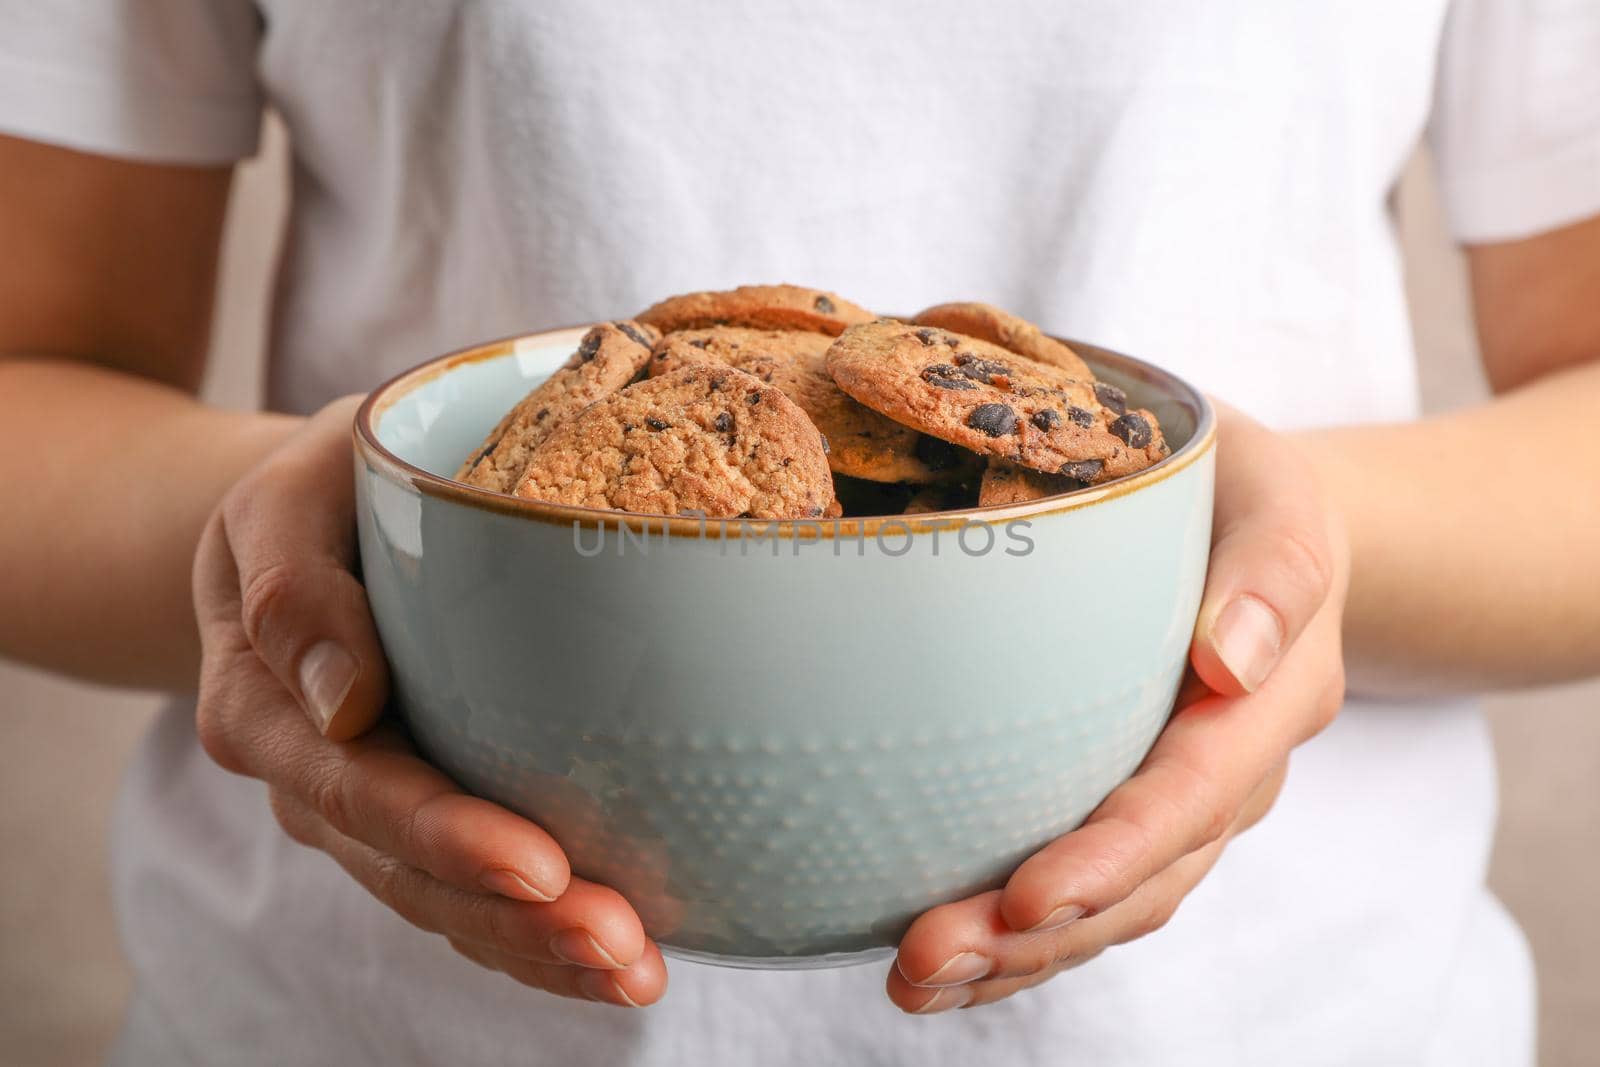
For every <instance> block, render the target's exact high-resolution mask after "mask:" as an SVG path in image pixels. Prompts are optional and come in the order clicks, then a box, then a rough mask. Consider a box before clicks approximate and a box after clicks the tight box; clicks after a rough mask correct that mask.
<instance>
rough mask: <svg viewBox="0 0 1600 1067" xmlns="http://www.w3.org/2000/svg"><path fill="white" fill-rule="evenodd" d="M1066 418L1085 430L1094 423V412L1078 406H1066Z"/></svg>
mask: <svg viewBox="0 0 1600 1067" xmlns="http://www.w3.org/2000/svg"><path fill="white" fill-rule="evenodd" d="M1067 418H1069V419H1071V420H1072V421H1073V422H1074V423H1076V424H1077V425H1079V426H1082V427H1083V428H1084V429H1085V430H1087V429H1089V428H1090V427H1091V426H1093V425H1094V412H1092V411H1089V410H1087V409H1085V408H1080V407H1069V408H1067Z"/></svg>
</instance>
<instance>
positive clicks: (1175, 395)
mask: <svg viewBox="0 0 1600 1067" xmlns="http://www.w3.org/2000/svg"><path fill="white" fill-rule="evenodd" d="M608 321H609V320H608ZM594 325H595V324H594V323H589V324H585V325H580V326H560V327H555V328H552V329H548V330H538V331H534V332H532V333H519V334H512V335H511V336H508V337H501V338H497V339H495V340H493V341H485V342H482V343H479V344H475V345H469V346H468V347H466V348H461V349H457V350H455V351H453V352H447V353H445V354H444V355H441V356H435V357H433V358H432V359H428V360H425V361H423V362H422V363H419V364H417V365H416V366H414V367H411V368H409V369H407V370H403V371H401V372H400V373H398V374H396V375H394V376H393V377H391V378H389V379H388V380H386V381H384V382H383V383H382V384H380V385H379V386H378V387H377V388H375V389H373V390H372V391H371V392H370V393H368V394H367V397H366V399H365V400H363V401H362V403H361V407H360V408H359V409H358V410H357V412H356V416H355V420H354V423H353V425H352V427H351V436H352V440H353V444H354V448H355V452H356V455H357V456H358V457H359V458H360V459H361V460H362V461H363V462H364V463H365V464H366V465H367V466H368V467H370V468H371V469H373V470H375V471H377V472H378V473H379V474H381V475H382V476H384V477H385V478H386V479H387V480H389V481H391V482H394V483H396V484H398V485H400V486H402V487H407V488H411V489H413V490H415V491H417V492H420V493H423V494H425V495H427V496H431V497H435V498H438V499H443V500H448V501H450V502H452V503H455V504H461V505H465V506H467V507H471V508H476V509H478V510H481V511H490V512H495V513H498V514H501V515H508V516H514V517H516V518H521V519H529V520H533V521H536V522H541V523H546V524H554V525H560V526H568V525H571V526H575V527H582V528H595V527H600V528H604V527H614V528H618V529H621V528H623V527H626V528H627V529H629V530H630V531H632V532H636V533H643V534H646V535H649V534H652V533H654V534H661V535H666V536H679V537H695V538H700V539H705V538H707V537H711V536H718V537H741V536H746V535H750V536H758V537H777V538H780V539H781V538H801V539H809V538H817V539H829V538H834V537H874V536H880V535H881V534H882V533H883V531H884V529H885V528H886V527H888V528H893V529H894V530H895V531H896V532H900V531H904V532H905V533H906V534H907V535H908V536H909V535H912V534H918V533H926V532H930V531H938V530H946V529H951V528H957V527H964V526H969V525H973V524H982V525H991V526H992V525H1005V524H1007V523H1011V522H1015V521H1017V520H1019V519H1034V518H1039V517H1042V516H1045V515H1055V514H1059V513H1062V512H1067V511H1077V510H1080V509H1083V508H1088V507H1092V506H1094V505H1095V504H1099V503H1103V502H1104V501H1107V500H1114V499H1116V498H1118V497H1122V496H1126V495H1128V494H1130V493H1135V492H1138V491H1139V490H1141V489H1146V488H1148V487H1150V486H1152V485H1156V484H1158V483H1160V482H1163V481H1165V480H1167V479H1168V478H1170V477H1171V476H1172V475H1174V474H1177V473H1179V472H1180V471H1182V470H1184V469H1186V468H1188V467H1189V466H1190V465H1192V464H1193V463H1195V462H1196V461H1197V460H1199V459H1200V458H1201V457H1203V456H1204V455H1206V454H1207V453H1208V452H1210V451H1211V450H1212V448H1214V447H1215V445H1216V421H1217V420H1216V409H1215V408H1214V407H1213V405H1212V403H1211V401H1210V398H1209V397H1207V396H1206V395H1205V394H1204V393H1203V392H1201V391H1200V390H1199V389H1196V388H1195V387H1194V386H1192V385H1190V384H1189V383H1188V382H1187V381H1185V380H1184V379H1182V378H1180V377H1179V376H1178V375H1176V374H1174V373H1172V372H1171V371H1168V370H1165V369H1163V368H1161V367H1158V366H1156V365H1155V364H1153V363H1148V362H1146V361H1144V360H1142V359H1138V358H1136V357H1134V356H1129V355H1126V354H1124V353H1121V352H1117V351H1114V350H1112V349H1109V348H1103V347H1101V346H1099V345H1095V344H1091V343H1089V342H1085V341H1077V340H1071V339H1067V338H1055V339H1056V340H1059V341H1062V342H1063V343H1064V344H1067V345H1069V346H1071V347H1072V348H1073V349H1075V350H1076V351H1077V352H1078V353H1079V354H1080V355H1083V356H1084V357H1085V358H1086V359H1088V361H1089V362H1091V363H1101V364H1106V365H1108V366H1110V367H1112V368H1114V369H1116V370H1117V371H1119V372H1121V373H1123V374H1124V375H1126V376H1128V377H1132V378H1136V379H1139V380H1140V381H1142V382H1144V383H1145V384H1147V385H1150V386H1152V387H1156V388H1159V389H1161V390H1162V391H1164V392H1165V393H1166V394H1167V395H1168V396H1169V397H1171V398H1172V399H1173V400H1175V401H1177V402H1178V403H1181V404H1184V405H1186V406H1188V407H1189V408H1191V409H1192V410H1193V411H1194V413H1195V428H1194V433H1193V434H1192V435H1191V436H1190V438H1189V440H1188V441H1186V442H1184V444H1183V446H1182V447H1180V448H1178V449H1175V450H1174V451H1173V452H1172V454H1171V455H1169V456H1167V457H1166V458H1165V459H1163V460H1161V461H1160V462H1158V463H1154V464H1152V465H1151V466H1149V467H1146V468H1145V469H1144V470H1142V471H1138V472H1136V473H1134V474H1129V475H1124V476H1123V477H1121V478H1117V479H1114V480H1112V481H1109V482H1104V483H1102V484H1100V485H1092V486H1088V487H1087V488H1084V489H1076V490H1073V491H1071V492H1069V493H1060V494H1057V495H1055V496H1048V497H1043V498H1041V499H1039V500H1030V501H1026V502H1023V503H1020V504H991V505H989V506H988V507H968V508H959V509H956V510H952V511H935V512H927V513H924V514H919V515H914V516H913V515H881V516H880V515H873V516H862V517H859V518H839V519H829V518H817V519H709V518H700V517H695V516H687V515H659V514H647V513H642V512H626V511H611V510H607V509H604V508H587V507H578V506H575V505H570V504H552V503H549V502H547V501H543V500H531V499H527V498H525V497H516V496H511V495H509V494H506V493H497V492H494V491H492V490H488V489H480V488H478V487H476V486H472V485H467V484H466V483H464V482H458V481H456V480H454V479H453V478H446V477H444V476H443V475H439V474H434V473H432V472H430V471H426V470H423V469H422V468H421V467H418V466H417V465H415V464H413V463H408V462H407V461H405V460H403V459H401V458H400V457H399V456H397V455H395V454H394V453H393V452H391V451H390V450H389V449H388V448H386V447H385V446H384V445H383V444H382V443H381V442H380V441H379V440H378V433H377V426H376V423H377V420H378V418H379V417H380V416H381V415H383V413H384V412H386V411H388V410H389V408H390V407H392V406H393V405H394V404H395V403H396V402H397V401H398V400H400V399H401V398H402V397H404V396H406V395H407V394H408V393H410V392H411V391H412V390H414V389H417V388H418V387H420V386H422V385H425V384H427V383H428V382H430V381H433V380H435V379H436V378H440V377H442V376H444V375H445V374H448V373H449V372H450V371H452V370H454V369H456V368H457V367H461V366H464V365H467V364H470V363H478V362H483V361H485V360H490V359H503V358H505V357H507V356H514V355H516V354H517V353H518V352H519V351H520V350H522V349H523V348H531V347H536V346H537V347H545V346H549V345H554V344H557V343H565V342H570V343H571V344H572V345H574V346H576V344H577V343H578V341H579V339H580V338H581V337H582V336H583V334H584V333H585V332H587V331H588V330H589V329H591V328H592V327H593V326H594Z"/></svg>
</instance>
